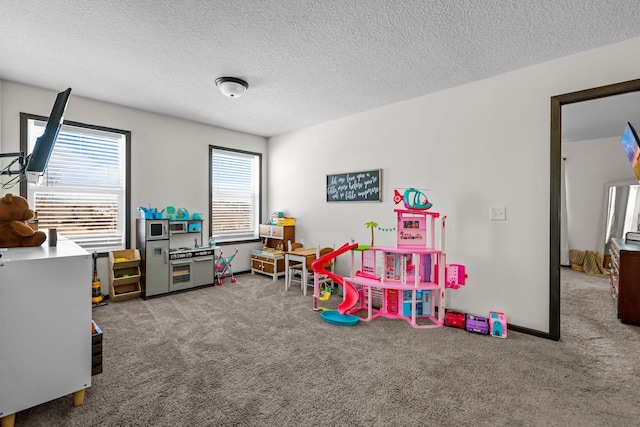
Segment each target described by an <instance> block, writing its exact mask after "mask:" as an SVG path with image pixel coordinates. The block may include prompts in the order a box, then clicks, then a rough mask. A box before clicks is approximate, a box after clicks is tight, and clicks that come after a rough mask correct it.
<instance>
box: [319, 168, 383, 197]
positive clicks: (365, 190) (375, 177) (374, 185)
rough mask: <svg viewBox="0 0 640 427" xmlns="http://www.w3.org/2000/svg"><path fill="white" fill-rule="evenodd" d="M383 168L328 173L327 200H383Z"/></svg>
mask: <svg viewBox="0 0 640 427" xmlns="http://www.w3.org/2000/svg"><path fill="white" fill-rule="evenodd" d="M381 201H382V169H374V170H370V171H362V172H347V173H338V174H332V175H327V202H381Z"/></svg>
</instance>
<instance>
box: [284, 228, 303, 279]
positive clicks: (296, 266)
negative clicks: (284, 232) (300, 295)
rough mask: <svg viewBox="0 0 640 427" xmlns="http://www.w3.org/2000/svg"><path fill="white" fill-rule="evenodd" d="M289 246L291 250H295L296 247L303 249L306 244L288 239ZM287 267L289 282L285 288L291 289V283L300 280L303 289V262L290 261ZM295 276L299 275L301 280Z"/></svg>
mask: <svg viewBox="0 0 640 427" xmlns="http://www.w3.org/2000/svg"><path fill="white" fill-rule="evenodd" d="M288 246H289V252H291V251H295V250H296V249H303V248H304V245H303V244H302V243H298V242H293V243H292V242H291V240H289V241H288ZM285 268H286V269H287V282H286V283H285V287H284V288H285V290H287V289H289V287H290V286H291V283H293V282H299V283H300V288H301V289H302V263H301V262H289V265H286V266H285ZM294 276H297V277H299V280H298V279H296V278H295V277H294Z"/></svg>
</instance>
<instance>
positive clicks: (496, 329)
mask: <svg viewBox="0 0 640 427" xmlns="http://www.w3.org/2000/svg"><path fill="white" fill-rule="evenodd" d="M489 329H490V331H491V336H492V337H497V338H506V337H507V318H506V317H505V315H504V313H501V312H499V311H490V312H489Z"/></svg>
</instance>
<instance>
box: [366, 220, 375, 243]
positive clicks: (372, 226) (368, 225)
mask: <svg viewBox="0 0 640 427" xmlns="http://www.w3.org/2000/svg"><path fill="white" fill-rule="evenodd" d="M364 225H365V226H366V227H367V228H370V229H371V246H375V245H374V240H375V236H374V230H375V228H376V227H377V226H378V223H377V222H375V221H369V222H365V223H364Z"/></svg>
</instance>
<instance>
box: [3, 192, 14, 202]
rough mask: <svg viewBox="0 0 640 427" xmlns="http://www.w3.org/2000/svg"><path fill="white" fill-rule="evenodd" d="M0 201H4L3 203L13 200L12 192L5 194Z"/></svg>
mask: <svg viewBox="0 0 640 427" xmlns="http://www.w3.org/2000/svg"><path fill="white" fill-rule="evenodd" d="M2 201H3V202H5V203H11V202H13V194H11V193H7V194H5V196H4V197H3V198H2Z"/></svg>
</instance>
